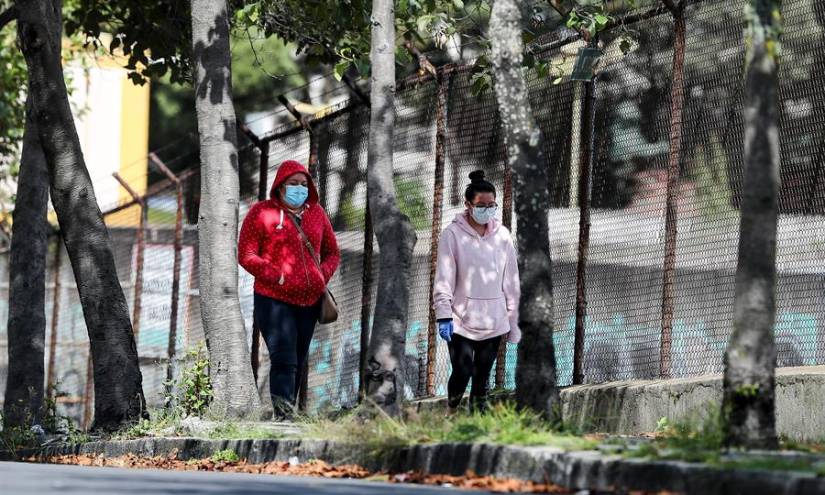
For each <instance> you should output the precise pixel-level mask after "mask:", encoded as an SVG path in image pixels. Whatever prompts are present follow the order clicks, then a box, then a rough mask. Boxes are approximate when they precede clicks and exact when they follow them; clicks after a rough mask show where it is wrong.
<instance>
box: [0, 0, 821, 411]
mask: <svg viewBox="0 0 825 495" xmlns="http://www.w3.org/2000/svg"><path fill="white" fill-rule="evenodd" d="M783 11H784V13H785V16H786V29H785V47H784V52H783V64H782V73H781V78H780V81H781V88H780V94H781V142H782V170H781V174H782V190H781V198H780V217H779V238H778V259H777V268H778V284H777V319H776V327H775V332H776V339H777V345H778V351H779V353H778V365H779V366H800V365H815V364H825V276H823V274H825V262H824V261H823V260H825V234H823V232H825V170H823V168H825V167H823V160H825V90H823V89H822V84H821V81H822V80H823V76H825V60H823V59H822V57H820V56H818V54H819V53H822V51H823V50H825V5H823V4H822V3H821V2H818V1H816V0H791V1H787V2H785V4H784V8H783ZM683 15H684V16H685V20H686V27H687V29H686V40H685V41H686V43H685V46H686V49H685V53H684V56H685V57H684V59H685V63H684V67H685V72H684V79H685V87H684V105H683V107H682V108H681V110H682V113H681V115H682V120H681V123H682V125H683V134H682V141H681V147H679V148H676V149H674V148H673V147H672V146H671V144H670V138H671V131H672V125H673V122H672V120H673V119H672V116H671V114H672V110H673V108H672V105H671V103H672V102H671V90H672V83H673V65H672V64H673V60H674V53H673V51H674V46H676V45H678V44H677V43H675V41H676V40H675V36H677V35H676V33H675V30H674V19H673V17H672V15H671V14H670V13H669V12H667V11H665V10H660V11H657V12H656V13H651V14H649V15H637V16H636V17H635V19H634V22H633V23H628V24H625V25H624V27H623V28H624V29H629V30H631V31H633V32H635V40H634V42H633V43H632V46H631V50H630V52H629V53H627V54H626V55H622V54H621V52H620V51H619V49H618V43H619V38H618V34H619V33H618V32H607V33H603V34H602V36H601V42H602V45H603V52H604V55H603V57H602V59H601V61H600V65H599V71H598V74H599V76H598V78H597V79H596V82H595V83H594V86H593V90H594V91H593V92H594V94H595V121H594V122H592V124H593V129H594V131H593V146H592V149H593V150H594V159H593V160H592V162H587V160H585V158H586V156H587V153H586V149H587V147H588V146H589V144H590V143H589V138H588V136H589V134H588V132H587V127H588V124H590V122H589V117H588V113H587V112H586V109H587V100H586V94H587V91H586V89H585V87H584V85H583V84H582V83H579V82H574V81H569V80H568V78H565V79H564V80H563V81H562V82H561V83H560V84H554V83H553V80H552V78H541V79H540V78H538V77H536V76H534V75H531V76H530V79H529V89H530V100H531V104H532V106H533V110H534V117H535V119H536V121H537V123H538V125H539V126H540V127H541V129H542V131H543V133H544V136H545V138H546V141H545V147H546V156H547V164H546V166H547V167H548V171H549V176H550V178H551V182H550V184H549V187H550V196H551V210H550V215H549V218H548V221H549V225H550V238H551V239H550V242H551V252H552V257H553V266H552V271H551V273H552V278H553V289H554V299H555V300H554V305H555V306H554V307H555V310H554V311H555V319H554V321H553V322H552V327H553V331H554V336H555V343H556V359H557V366H558V382H559V384H560V385H569V384H571V383H573V381H574V369H575V367H576V363H574V361H575V359H576V358H575V352H574V349H575V347H576V292H577V291H576V289H577V272H578V266H579V263H580V261H581V255H580V249H579V245H580V238H579V234H580V230H579V229H580V220H581V216H580V215H581V213H582V209H581V208H580V205H581V204H587V202H586V201H585V202H584V203H582V199H583V198H582V194H583V193H584V194H586V195H587V197H588V199H589V200H590V201H589V205H587V206H586V212H588V213H589V216H590V231H589V232H590V235H589V246H588V257H587V264H586V270H584V272H583V273H584V275H585V278H584V279H583V280H586V292H585V293H586V301H587V306H586V309H587V314H586V318H585V319H584V320H583V328H584V334H583V337H584V338H583V341H582V342H581V343H580V344H581V346H582V347H581V348H582V350H583V353H582V354H581V356H580V358H579V359H580V360H581V362H580V367H581V370H582V378H583V380H582V381H583V382H585V383H600V382H607V381H613V380H625V379H643V378H658V377H661V376H671V377H687V376H697V375H701V374H706V373H718V372H721V371H722V369H723V361H722V357H723V353H724V350H725V347H726V344H727V339H728V336H729V335H730V332H731V329H732V306H733V294H734V278H735V272H736V253H737V247H738V229H739V223H738V220H739V215H738V206H739V204H740V201H741V196H742V173H743V167H742V147H743V119H742V106H743V101H744V94H743V87H742V69H743V66H744V51H743V47H742V42H741V40H742V27H743V18H742V12H741V4H740V3H737V2H724V1H721V0H705V1H693V2H690V3H689V5H688V7H687V9H686V11H685V13H684V14H683ZM542 42H543V43H544V44H543V45H542V46H544V48H541V49H539V48H536V50H535V51H536V55H537V56H538V57H540V58H542V59H543V60H546V61H549V62H551V63H552V65H554V66H556V67H559V68H560V70H563V71H568V72H569V69H570V67H571V66H572V62H573V60H574V58H575V56H576V53H577V51H578V49H579V48H581V47H582V46H584V42H583V41H581V40H579V39H578V37H577V36H570V35H565V36H564V37H554V38H552V39H549V40H543V41H542ZM472 85H473V74H472V72H471V70H470V69H469V68H468V67H463V66H444V67H442V68H440V69H439V71H438V74H437V75H425V76H416V77H414V78H412V79H408V80H405V81H403V82H402V83H401V84H400V85H399V88H398V98H397V102H396V112H397V115H398V121H397V125H396V135H395V163H394V169H395V188H396V193H397V195H398V201H399V204H400V206H401V209H402V211H404V213H406V214H407V215H408V216H409V217H410V219H411V221H412V223H413V225H414V226H415V228H416V232H417V235H418V243H417V244H416V248H415V256H414V263H413V270H412V278H411V280H410V308H409V321H408V331H407V348H406V350H407V356H406V361H405V367H406V380H405V381H406V389H405V393H406V396H407V397H408V398H410V399H413V398H422V397H428V396H440V395H444V394H445V392H446V390H445V389H446V381H447V377H448V374H449V370H450V364H449V357H448V354H447V351H446V345H445V344H444V343H443V342H442V341H440V339H436V338H435V329H434V325H433V319H432V315H431V314H430V304H431V303H430V286H431V270H432V263H433V257H432V253H433V251H434V249H435V246H434V244H433V243H434V241H436V242H437V235H436V236H434V235H433V234H434V233H436V234H437V233H439V232H440V231H441V230H442V229H443V228H444V227H446V226H447V224H448V223H449V222H451V221H452V220H453V218H454V217H455V215H457V214H460V213H461V212H462V211H463V201H464V199H463V191H464V187H465V186H466V184H467V182H468V179H467V176H468V174H469V173H470V172H471V171H473V170H476V169H483V170H485V171H486V172H487V175H488V178H489V179H490V180H491V181H492V182H493V183H494V184H495V185H496V186H497V188H498V190H499V203H500V204H502V205H503V207H504V208H503V210H504V211H503V216H504V221H505V224H509V225H510V226H511V228H513V229H514V230H515V224H516V222H515V218H513V209H512V191H511V189H510V186H509V183H510V181H509V176H510V172H509V170H508V165H507V151H506V147H505V143H504V135H503V132H502V128H501V122H500V118H499V115H498V110H497V107H496V103H495V99H494V95H493V94H492V92H491V91H487V92H486V93H483V94H481V95H474V94H473V92H472V91H471V87H472ZM677 115H678V114H677ZM303 124H304V125H300V124H298V123H297V122H296V123H295V124H289V125H286V126H284V127H281V128H278V129H276V130H275V131H273V132H270V133H268V134H266V135H262V136H256V135H254V134H253V133H252V132H250V131H248V130H247V132H246V133H241V134H240V135H241V142H240V148H239V149H240V152H239V156H240V160H239V161H240V175H241V181H240V182H241V192H242V198H241V208H240V210H241V211H240V213H241V219H242V218H243V216H244V215H245V213H246V212H247V211H248V209H249V207H250V206H251V205H252V204H254V202H256V201H258V200H259V199H262V198H265V197H267V196H268V190H269V187H270V186H271V183H272V181H273V180H274V177H275V172H276V170H277V166H278V165H279V164H280V163H281V162H282V161H283V160H286V159H297V160H300V161H302V162H305V163H308V164H309V167H310V169H311V171H312V172H313V175H314V176H315V177H316V180H317V183H318V186H319V190H320V195H321V201H322V204H323V205H324V207H325V208H326V210H327V212H328V214H329V216H330V219H331V220H332V223H333V225H334V227H335V231H336V233H337V236H338V243H339V246H340V248H341V252H342V262H341V266H340V268H339V270H338V273H337V274H336V276H335V277H334V279H333V281H332V285H331V288H332V290H333V292H334V293H335V294H336V296H337V298H338V302H339V304H340V309H341V316H340V318H339V320H338V321H337V322H336V323H334V324H331V325H325V326H319V327H318V328H317V330H316V334H315V338H314V340H313V342H312V346H311V348H310V358H309V363H308V376H307V380H306V383H305V386H304V387H303V394H302V402H303V404H304V405H305V407H307V408H308V409H310V410H321V409H326V408H340V407H351V406H353V405H354V404H355V403H356V402H357V399H358V391H359V385H360V383H359V382H360V380H359V359H360V354H361V342H362V338H363V336H364V332H368V331H369V324H370V322H369V319H370V314H371V312H372V311H371V310H372V304H374V301H375V285H376V284H375V282H376V280H377V277H378V264H377V259H378V246H377V243H376V242H375V240H374V238H373V234H372V227H371V225H370V219H369V215H368V213H367V210H368V208H367V197H366V167H367V138H368V126H369V109H368V107H367V106H366V105H365V104H364V102H363V101H362V100H361V99H360V98H353V99H352V100H349V101H342V102H340V103H338V104H336V105H335V106H334V107H333V108H331V109H330V110H329V111H328V112H326V113H325V114H324V115H318V116H316V117H315V118H313V119H310V120H309V121H304V123H303ZM244 136H246V137H244ZM675 151H678V152H679V154H678V158H679V160H678V162H676V163H677V164H678V169H677V177H675V179H676V180H674V181H672V186H671V188H672V190H671V193H672V195H671V197H672V202H671V204H670V205H668V199H667V198H668V194H667V191H668V174H669V163H670V161H671V157H672V153H674V152H675ZM173 152H174V148H171V149H170V148H166V149H165V153H166V154H168V155H170V156H157V155H153V156H151V157H150V159H149V162H148V163H149V165H148V168H147V170H149V171H151V173H153V174H160V175H159V176H157V177H159V179H157V180H156V181H155V183H154V184H153V185H151V186H149V188H148V189H147V190H146V193H145V194H143V195H139V196H140V197H139V198H138V199H137V200H132V199H130V198H129V197H124V196H123V195H121V201H120V203H119V204H118V205H112V208H109V209H108V211H107V212H106V213H105V216H106V219H107V224H108V225H109V228H110V234H111V238H112V244H113V248H114V252H115V258H116V262H117V264H118V274H119V276H120V279H121V283H122V285H123V287H124V291H125V293H126V296H127V298H128V300H129V301H130V305H131V308H132V311H133V315H134V319H135V321H136V322H135V328H136V333H137V335H138V351H139V354H140V359H141V365H142V369H143V373H144V389H145V391H146V396H147V400H148V401H149V403H150V405H152V406H154V407H159V406H160V405H161V404H162V391H163V383H164V381H165V380H166V379H167V377H169V376H170V370H169V367H170V365H172V370H171V376H175V371H176V370H177V369H178V368H179V367H180V366H181V365H182V359H183V357H182V356H183V354H184V350H185V349H191V348H196V347H198V346H200V345H202V343H203V330H202V328H201V325H200V309H199V305H198V276H197V273H198V272H197V269H196V266H197V256H198V246H197V231H196V223H197V205H198V201H199V197H198V196H199V191H200V182H199V176H198V173H197V167H195V165H196V163H197V157H194V156H189V157H174V156H171V153H173ZM164 160H166V162H165V163H164ZM159 163H160V164H161V165H159ZM190 164H191V165H192V166H191V167H190V166H187V165H190ZM164 165H165V168H167V169H172V170H177V171H178V172H177V176H175V177H171V176H169V174H165V173H163V171H162V169H163V168H164ZM587 165H590V166H589V167H588V166H587ZM144 167H146V164H144ZM588 172H589V173H590V180H589V181H588V180H586V179H587V177H586V176H585V177H584V179H585V180H584V183H585V184H592V186H591V188H590V190H589V193H588V189H587V188H584V189H581V188H580V183H581V182H582V179H583V176H582V174H586V173H588ZM147 173H148V172H147ZM671 173H672V172H671ZM132 180H135V179H134V178H133V179H132ZM137 180H138V182H139V181H141V180H144V181H145V180H146V178H145V177H143V178H141V176H140V174H137ZM127 183H128V182H127ZM118 187H124V186H118ZM178 190H180V199H179V195H178ZM130 205H131V206H130ZM668 206H671V208H672V211H673V212H674V213H675V219H676V222H675V225H674V224H672V225H671V226H670V228H671V229H673V230H672V232H675V233H676V236H675V244H673V245H672V246H670V247H669V245H668V242H667V238H668V232H669V229H668V227H667V225H666V224H667V221H666V211H667V208H668ZM179 212H180V215H178V213H179ZM141 216H143V217H144V224H143V228H142V229H141V228H140V225H141V224H140V218H141ZM178 216H180V220H178ZM141 232H142V234H139V233H141ZM52 244H53V247H52V252H51V253H50V254H49V260H50V261H49V273H48V276H47V281H48V283H47V308H46V313H47V316H48V317H49V322H48V329H49V331H48V335H47V344H48V349H47V359H48V360H49V365H48V367H47V369H48V370H49V377H50V378H49V383H50V384H57V387H58V388H59V389H60V390H61V391H62V392H63V393H62V394H61V396H60V397H59V402H60V404H61V407H62V408H63V411H64V412H66V413H68V414H69V415H72V416H74V417H76V418H78V419H79V420H80V419H88V415H89V411H90V404H91V401H90V399H91V397H90V394H91V388H90V387H89V384H90V381H89V372H88V369H89V368H88V338H87V336H86V330H85V325H84V322H83V317H82V310H81V308H80V304H79V301H78V298H77V291H76V288H75V286H74V285H73V277H72V275H71V270H70V267H69V264H68V260H67V258H66V256H65V253H63V254H62V255H57V253H62V247H59V246H58V243H57V242H56V240H55V242H53V243H52ZM669 249H670V250H671V251H672V254H673V256H674V257H675V263H674V264H673V265H671V266H668V265H667V264H666V263H665V258H666V253H667V252H668V250H669ZM141 259H142V262H141V261H140V260H141ZM58 260H59V261H58ZM7 265H8V261H7V257H6V255H3V257H2V258H0V276H2V277H3V278H2V280H8V270H7ZM176 274H177V275H176ZM176 279H177V283H176V282H175V280H176ZM665 280H670V282H668V283H669V284H670V288H671V289H672V294H673V298H672V299H668V298H663V294H664V293H665V284H666V282H665ZM252 282H253V281H252V278H251V277H250V276H249V275H248V274H246V273H245V272H244V271H243V270H240V276H239V288H240V294H241V305H242V310H243V314H244V317H245V320H246V326H247V329H248V335H249V343H250V346H252V348H253V349H255V350H257V352H256V353H255V355H256V356H254V357H253V361H254V362H255V364H254V366H255V367H256V368H257V373H258V383H259V389H260V391H261V395H262V397H264V398H265V397H267V396H268V394H267V392H268V390H267V389H268V382H267V379H266V377H267V373H268V369H269V363H268V357H267V352H266V351H265V350H264V349H261V347H262V346H260V345H259V343H256V341H257V340H258V339H257V336H256V334H255V332H253V325H252ZM174 287H178V289H177V297H175V298H173V295H174V294H175V290H174ZM7 294H8V285H7V284H4V285H2V286H0V296H6V297H2V298H0V303H6V302H7V301H8V297H7ZM55 303H57V304H55ZM136 307H139V309H138V310H137V311H136V310H135V308H136ZM6 314H7V304H4V305H2V306H0V326H2V327H0V348H2V349H0V387H4V385H5V366H6V361H5V359H6V352H5V328H4V326H5V323H6ZM173 314H175V315H177V316H176V317H174V318H173V317H172V315H173ZM663 315H668V316H667V318H663ZM53 321H54V322H56V323H53ZM550 323H551V322H548V327H549V326H550ZM665 323H667V325H665ZM665 326H666V327H668V328H669V332H667V334H668V338H667V339H664V340H663V338H662V335H663V327H665ZM172 332H174V335H173V338H172V339H170V334H172ZM664 354H666V355H667V359H666V360H664V359H662V356H663V355H664ZM516 357H517V353H516V347H515V346H512V345H508V346H506V348H504V349H503V350H502V353H501V354H500V360H499V365H498V366H497V369H496V370H494V372H493V373H492V375H491V377H490V380H491V384H493V385H494V386H497V387H503V388H512V387H514V376H515V366H516ZM84 411H85V413H84ZM84 416H85V418H84Z"/></svg>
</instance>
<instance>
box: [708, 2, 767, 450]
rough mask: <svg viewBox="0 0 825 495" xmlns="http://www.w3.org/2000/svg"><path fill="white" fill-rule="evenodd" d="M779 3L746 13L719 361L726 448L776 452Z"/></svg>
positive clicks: (754, 6)
mask: <svg viewBox="0 0 825 495" xmlns="http://www.w3.org/2000/svg"><path fill="white" fill-rule="evenodd" d="M781 10H782V2H781V1H780V0H749V1H748V2H747V3H746V6H745V18H746V22H747V27H746V29H745V46H746V47H748V48H747V53H746V65H745V67H746V70H745V139H744V142H745V154H744V159H745V164H744V165H745V166H744V183H743V197H742V206H741V212H740V227H739V228H740V232H739V258H738V264H737V267H736V295H735V299H734V321H733V334H732V335H731V338H730V342H729V343H728V349H727V352H726V353H725V377H724V395H723V403H722V413H723V418H724V420H725V421H724V424H725V443H726V444H727V445H729V446H740V447H747V448H770V447H775V446H776V445H777V439H776V428H775V423H776V416H775V410H774V396H775V382H774V371H775V370H774V368H775V366H776V346H775V342H774V335H773V327H774V321H775V317H776V231H777V204H778V197H779V186H780V179H779V166H780V143H779V94H778V93H779V56H780V38H781V32H782V14H781Z"/></svg>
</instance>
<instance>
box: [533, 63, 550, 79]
mask: <svg viewBox="0 0 825 495" xmlns="http://www.w3.org/2000/svg"><path fill="white" fill-rule="evenodd" d="M536 75H538V76H539V78H540V79H544V78H545V77H548V76H549V75H550V64H548V63H546V62H539V63H537V64H536Z"/></svg>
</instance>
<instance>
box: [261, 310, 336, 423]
mask: <svg viewBox="0 0 825 495" xmlns="http://www.w3.org/2000/svg"><path fill="white" fill-rule="evenodd" d="M320 308H321V306H320V305H319V304H315V305H313V306H310V307H300V306H294V305H292V304H287V303H285V302H282V301H277V300H275V299H270V298H268V297H265V296H262V295H260V294H255V322H256V323H257V324H258V328H260V329H261V335H262V336H263V338H264V341H265V342H266V348H267V350H268V351H269V361H270V369H269V393H270V395H271V396H272V406H273V407H274V409H275V413H276V414H278V415H283V414H286V413H288V411H289V410H290V409H291V407H292V406H293V405H294V404H295V396H296V393H297V391H298V386H299V384H298V381H299V380H300V378H301V375H300V373H301V368H303V364H304V362H305V361H306V357H307V352H308V351H309V344H310V342H311V341H312V334H313V332H314V331H315V323H316V321H317V320H318V312H319V311H320Z"/></svg>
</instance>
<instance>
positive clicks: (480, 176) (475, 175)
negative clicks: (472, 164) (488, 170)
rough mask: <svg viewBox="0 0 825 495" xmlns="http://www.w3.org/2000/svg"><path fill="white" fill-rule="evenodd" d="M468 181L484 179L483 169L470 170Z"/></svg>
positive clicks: (481, 180)
mask: <svg viewBox="0 0 825 495" xmlns="http://www.w3.org/2000/svg"><path fill="white" fill-rule="evenodd" d="M470 181H471V182H483V181H484V170H476V171H475V172H470Z"/></svg>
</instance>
